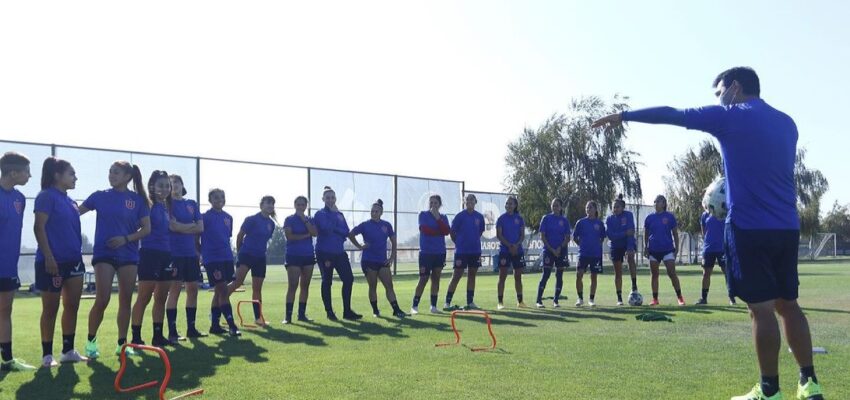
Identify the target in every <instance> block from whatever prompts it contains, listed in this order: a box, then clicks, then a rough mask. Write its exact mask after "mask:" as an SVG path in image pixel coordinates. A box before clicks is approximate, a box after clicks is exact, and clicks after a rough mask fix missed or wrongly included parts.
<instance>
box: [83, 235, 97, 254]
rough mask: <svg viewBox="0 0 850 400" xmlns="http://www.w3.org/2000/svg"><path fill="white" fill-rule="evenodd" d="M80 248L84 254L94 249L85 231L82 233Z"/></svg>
mask: <svg viewBox="0 0 850 400" xmlns="http://www.w3.org/2000/svg"><path fill="white" fill-rule="evenodd" d="M82 244H83V245H82V250H83V253H85V254H91V253H92V252H93V251H94V245H92V243H91V240H89V237H88V236H86V234H85V233H83V234H82Z"/></svg>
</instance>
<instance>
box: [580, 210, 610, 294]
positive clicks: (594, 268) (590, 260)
mask: <svg viewBox="0 0 850 400" xmlns="http://www.w3.org/2000/svg"><path fill="white" fill-rule="evenodd" d="M584 211H585V214H586V215H587V216H586V217H584V218H581V219H579V220H578V222H576V227H575V229H574V230H573V240H574V241H575V242H576V244H577V245H578V267H576V292H577V293H578V300H576V307H581V306H582V305H584V282H583V278H584V274H585V272H587V270H590V302H588V305H590V306H591V307H596V275H597V274H601V273H602V242H603V241H605V225H604V224H603V223H602V221H600V220H599V205H598V204H597V203H596V202H595V201H588V202H587V205H585V206H584Z"/></svg>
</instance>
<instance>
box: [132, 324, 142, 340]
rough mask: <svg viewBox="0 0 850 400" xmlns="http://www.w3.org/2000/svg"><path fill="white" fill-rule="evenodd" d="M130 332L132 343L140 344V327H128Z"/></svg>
mask: <svg viewBox="0 0 850 400" xmlns="http://www.w3.org/2000/svg"><path fill="white" fill-rule="evenodd" d="M130 330H131V331H132V332H133V343H141V342H142V326H141V325H130Z"/></svg>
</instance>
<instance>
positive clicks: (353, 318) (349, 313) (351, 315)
mask: <svg viewBox="0 0 850 400" xmlns="http://www.w3.org/2000/svg"><path fill="white" fill-rule="evenodd" d="M342 318H343V319H347V320H349V321H357V320H359V319H361V318H363V316H362V315H360V314H358V313H356V312H354V310H348V311H346V312H344V313H343V314H342Z"/></svg>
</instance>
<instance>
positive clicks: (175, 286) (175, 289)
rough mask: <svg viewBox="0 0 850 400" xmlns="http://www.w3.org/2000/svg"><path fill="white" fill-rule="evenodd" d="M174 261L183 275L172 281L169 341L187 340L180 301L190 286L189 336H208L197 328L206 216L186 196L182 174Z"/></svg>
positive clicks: (177, 182) (175, 189) (175, 183)
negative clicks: (179, 326) (179, 325)
mask: <svg viewBox="0 0 850 400" xmlns="http://www.w3.org/2000/svg"><path fill="white" fill-rule="evenodd" d="M169 178H170V179H171V207H170V212H171V217H172V219H171V223H170V224H169V228H170V230H171V234H170V236H171V264H172V266H173V268H174V269H175V270H176V271H177V273H178V274H179V276H178V277H177V279H175V280H174V281H173V282H172V283H171V290H169V292H168V301H167V302H166V304H165V315H166V317H167V318H168V340H169V341H170V342H172V343H174V342H177V341H179V340H186V338H184V337H182V336H180V333H179V331H178V330H177V301H178V300H179V299H180V289H181V288H182V287H183V286H185V287H186V326H187V329H186V336H187V337H190V338H200V337H204V336H207V334H206V333H203V332H201V331H199V330H198V329H197V328H196V327H195V318H196V316H197V314H198V287H199V286H200V284H201V283H203V281H204V278H203V276H202V275H201V262H200V253H199V252H200V249H199V248H198V246H197V238H198V236H199V235H200V234H201V233H203V232H204V219H203V217H202V216H201V209H200V207H198V203H197V202H196V201H194V200H190V199H186V198H184V197H183V196H185V195H186V194H187V192H186V187H185V186H184V185H183V178H182V177H181V176H180V175H173V174H172V175H171V176H169Z"/></svg>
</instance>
